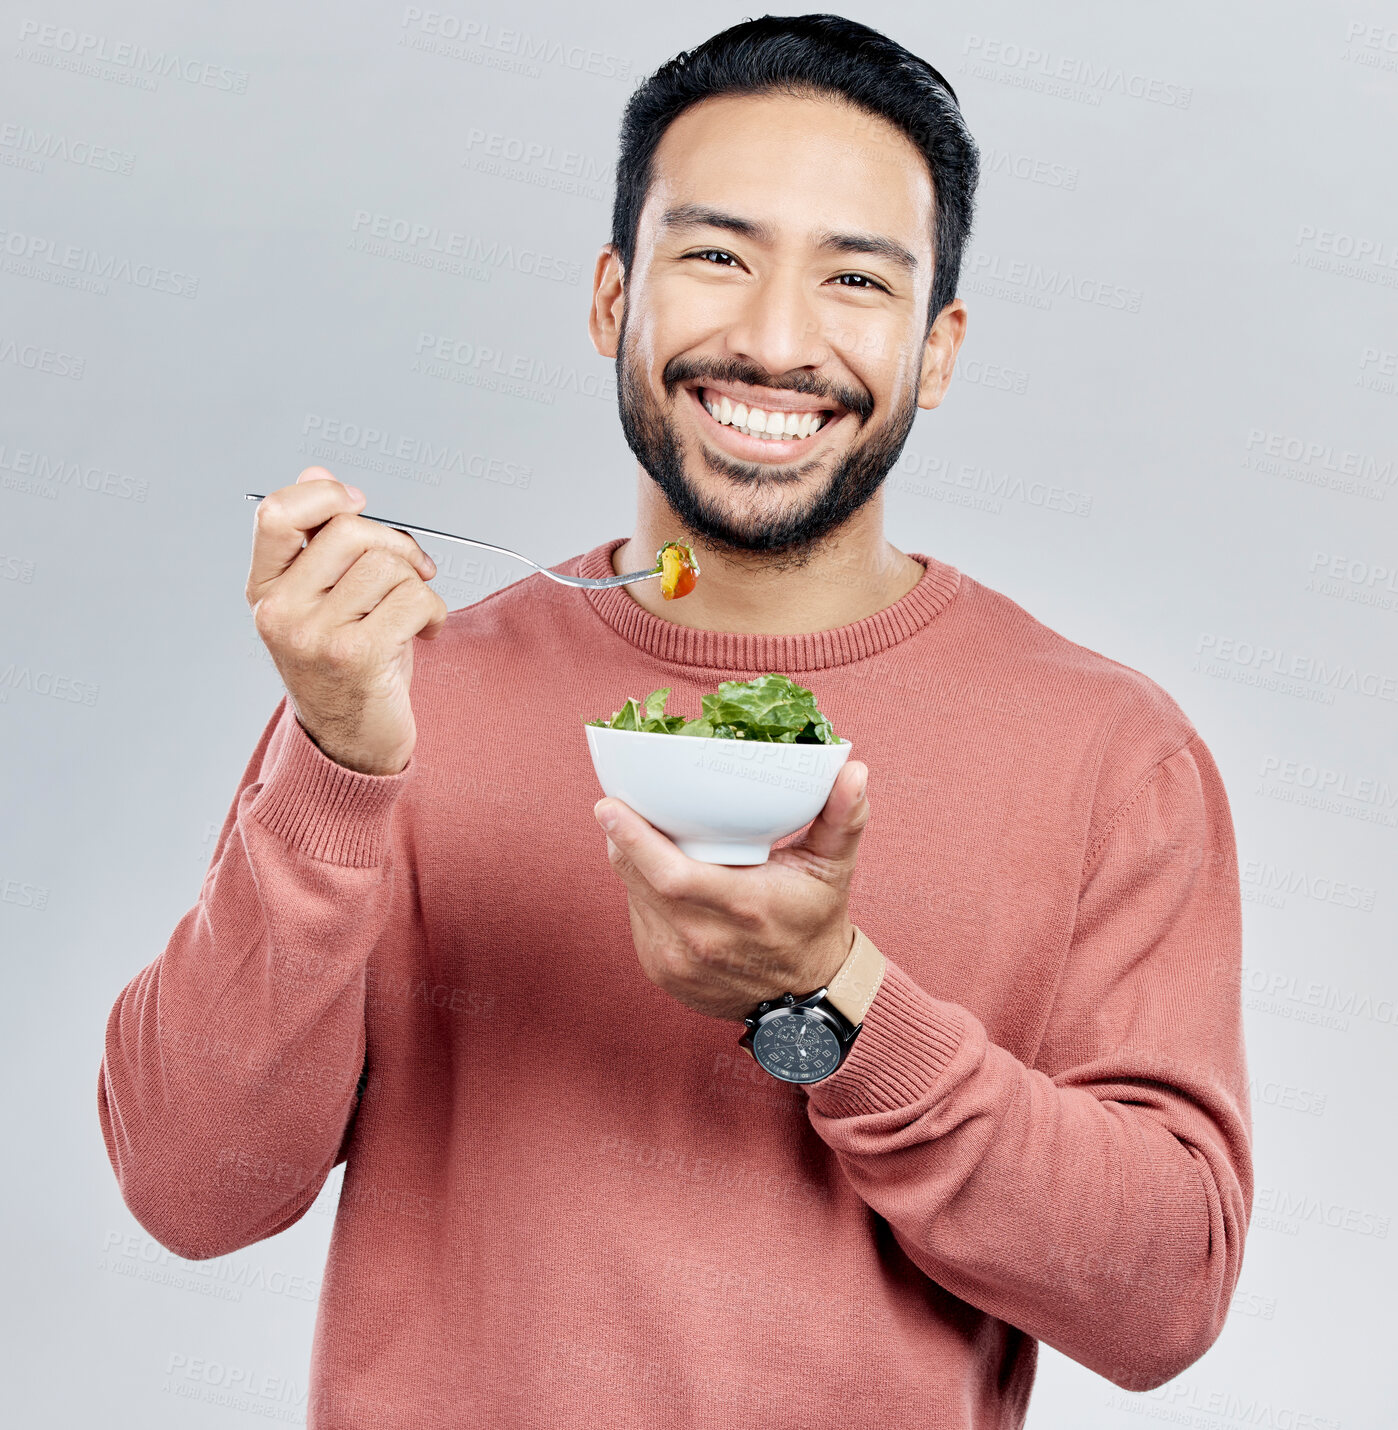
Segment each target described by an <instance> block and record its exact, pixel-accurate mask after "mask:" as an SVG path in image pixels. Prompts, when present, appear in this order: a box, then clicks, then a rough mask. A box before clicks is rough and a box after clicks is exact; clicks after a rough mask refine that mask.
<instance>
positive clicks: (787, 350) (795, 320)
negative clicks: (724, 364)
mask: <svg viewBox="0 0 1398 1430" xmlns="http://www.w3.org/2000/svg"><path fill="white" fill-rule="evenodd" d="M808 282H809V279H808V277H807V276H806V275H805V274H803V273H802V272H801V271H800V269H799V268H798V267H797V266H795V265H789V266H780V265H779V266H774V267H773V268H771V269H770V270H769V271H768V272H767V273H765V274H764V275H763V276H762V277H761V278H760V279H759V280H758V281H757V282H756V283H754V284H753V285H752V286H751V288H750V289H749V290H748V292H747V295H746V297H745V300H744V302H743V305H742V307H741V309H740V310H739V312H738V313H737V314H736V315H735V319H734V321H733V323H732V324H731V325H730V326H729V328H728V332H727V334H726V337H725V341H726V343H727V346H728V350H729V351H730V352H731V353H733V354H735V355H736V356H739V357H745V358H747V359H748V360H749V361H751V362H754V363H756V364H757V365H758V366H759V367H760V368H762V369H763V370H764V371H765V372H768V373H770V374H772V376H774V377H775V376H778V375H780V374H782V373H787V372H792V371H793V370H794V369H796V368H802V367H809V368H818V367H820V365H821V364H822V363H824V362H826V361H827V360H828V359H829V357H830V344H829V342H828V340H827V338H826V335H825V330H824V324H823V323H822V321H821V317H820V311H819V307H818V305H817V304H816V303H815V301H814V299H813V296H812V294H811V293H810V291H809V289H808V288H807V283H808Z"/></svg>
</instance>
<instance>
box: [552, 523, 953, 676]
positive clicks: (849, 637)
mask: <svg viewBox="0 0 1398 1430" xmlns="http://www.w3.org/2000/svg"><path fill="white" fill-rule="evenodd" d="M626 539H627V538H626V537H624V536H618V537H614V538H613V539H612V540H610V541H604V542H603V543H602V544H601V545H600V546H594V547H593V548H592V550H591V551H589V552H587V553H586V555H584V556H582V557H581V558H579V564H578V567H577V574H578V575H579V576H588V577H598V576H611V575H613V574H615V573H614V572H613V570H612V552H614V551H615V550H616V549H617V547H618V546H620V545H622V543H623V542H625V541H626ZM908 555H909V556H911V557H912V558H913V560H914V561H918V562H920V563H921V564H922V565H923V566H924V567H925V568H926V570H925V573H924V575H923V577H922V579H921V580H920V581H919V582H918V583H917V585H916V586H914V587H913V589H912V590H911V591H909V592H908V593H907V594H906V595H905V596H902V597H900V598H899V599H898V600H897V601H895V602H894V603H893V604H892V605H891V606H885V607H884V609H883V610H881V611H875V612H874V614H873V615H871V616H865V617H864V619H863V620H859V621H852V622H850V624H848V625H844V626H835V627H833V628H832V629H830V630H825V631H808V632H802V633H801V634H799V635H751V634H739V633H737V632H733V631H705V630H696V629H695V628H694V627H692V626H681V625H676V624H675V622H674V621H666V620H662V619H661V618H660V617H659V616H655V615H652V614H651V613H650V612H649V611H648V610H646V609H645V607H644V606H642V605H640V604H638V603H637V601H636V600H635V598H634V597H632V596H631V595H629V594H628V593H627V591H626V589H625V587H621V586H608V587H603V588H600V589H594V590H585V594H586V596H587V599H588V600H589V601H590V602H591V603H592V608H593V610H595V611H596V612H597V614H598V615H599V616H600V617H601V618H602V619H603V620H604V621H605V622H606V623H607V624H608V625H609V626H611V628H612V629H613V630H614V631H616V633H617V634H618V635H619V636H621V638H622V639H623V640H626V641H629V642H630V643H631V644H632V645H633V646H637V647H638V648H639V649H641V650H644V651H649V652H650V654H652V655H654V656H658V657H659V658H660V659H662V660H667V661H672V662H674V663H675V664H677V665H694V666H707V667H711V668H713V669H716V670H725V671H752V672H755V673H762V672H766V671H769V670H775V671H780V672H781V673H782V674H795V673H796V672H798V671H809V670H826V669H828V668H830V667H831V666H836V665H844V664H846V663H848V662H849V661H853V660H860V659H862V658H863V657H865V656H871V655H877V654H878V653H879V652H880V651H882V650H887V649H888V648H889V647H890V646H893V645H897V644H898V642H899V641H904V640H907V638H908V637H909V636H911V635H915V634H916V633H917V632H918V631H920V630H922V629H923V627H924V626H926V625H928V624H929V623H930V622H931V621H932V620H933V619H934V618H935V617H936V616H937V615H939V614H940V613H941V612H942V611H944V610H945V609H946V608H947V606H949V605H950V604H951V602H952V600H953V598H954V597H955V595H956V593H957V590H958V588H959V586H960V583H961V573H960V572H959V571H958V570H957V569H956V568H955V567H954V566H948V565H946V564H945V563H943V562H941V561H938V560H936V559H935V558H934V557H931V556H924V555H923V554H922V553H921V552H920V551H910V552H908Z"/></svg>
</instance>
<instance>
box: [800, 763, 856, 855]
mask: <svg viewBox="0 0 1398 1430" xmlns="http://www.w3.org/2000/svg"><path fill="white" fill-rule="evenodd" d="M868 784H869V767H868V765H866V764H865V763H864V762H863V761H862V760H846V761H845V763H844V765H843V766H842V768H841V770H840V773H839V774H838V775H837V776H836V777H835V783H834V785H833V786H832V788H831V790H830V797H829V798H828V799H827V800H826V801H825V807H824V808H823V809H822V810H821V811H820V813H819V814H818V815H816V817H815V819H814V820H813V821H812V823H811V827H810V828H809V829H808V830H807V831H806V832H805V834H804V835H802V836H801V838H800V839H799V840H798V841H797V843H798V844H799V845H800V847H801V848H802V849H803V850H805V851H806V852H808V853H810V854H814V855H816V856H818V857H819V858H821V859H828V860H831V861H832V862H834V863H840V862H843V861H846V860H847V861H848V862H849V863H851V864H853V863H854V856H855V853H856V851H857V850H858V848H859V837H860V835H861V834H863V833H864V826H865V825H866V824H867V823H868V822H869V800H868V797H867V794H866V791H867V789H868ZM788 847H789V846H788Z"/></svg>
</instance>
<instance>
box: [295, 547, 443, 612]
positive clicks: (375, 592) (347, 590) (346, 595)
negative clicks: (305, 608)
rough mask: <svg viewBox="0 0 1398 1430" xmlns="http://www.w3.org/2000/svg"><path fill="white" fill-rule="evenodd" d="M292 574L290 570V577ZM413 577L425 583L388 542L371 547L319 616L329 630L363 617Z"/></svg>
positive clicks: (325, 602)
mask: <svg viewBox="0 0 1398 1430" xmlns="http://www.w3.org/2000/svg"><path fill="white" fill-rule="evenodd" d="M291 575H292V573H290V572H289V573H288V574H287V580H288V581H289V580H290V579H291ZM409 580H412V581H416V582H418V584H419V585H421V584H422V578H421V576H420V575H419V574H418V572H417V571H416V570H414V568H413V566H412V563H411V562H409V561H408V560H407V559H406V558H405V557H403V556H402V555H400V554H399V553H398V552H396V551H391V550H389V549H388V547H386V546H373V547H370V548H369V550H368V551H364V552H361V553H360V555H359V557H358V559H357V560H356V561H355V562H354V564H353V565H352V566H351V567H350V568H349V570H348V571H346V572H345V574H344V575H343V576H341V577H340V579H339V580H338V581H336V583H335V585H334V587H333V588H332V589H331V590H330V592H329V593H328V594H327V595H326V596H325V598H324V599H323V600H322V601H321V603H320V605H319V607H318V608H317V618H318V620H319V622H320V623H321V624H323V625H324V627H325V628H326V629H329V630H333V629H334V628H336V627H337V626H343V625H347V624H348V623H349V622H350V621H359V620H363V618H364V617H365V616H367V615H368V614H369V612H370V611H372V610H374V609H375V607H377V606H378V604H379V602H380V601H382V600H383V599H384V597H386V596H387V595H388V593H389V592H390V591H392V590H393V589H394V588H395V587H397V586H399V585H401V584H402V583H403V582H405V581H409Z"/></svg>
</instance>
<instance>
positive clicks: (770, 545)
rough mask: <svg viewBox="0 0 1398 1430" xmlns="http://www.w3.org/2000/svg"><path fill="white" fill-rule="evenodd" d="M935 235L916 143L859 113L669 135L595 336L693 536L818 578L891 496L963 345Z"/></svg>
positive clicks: (734, 113) (725, 117) (769, 98)
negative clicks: (926, 411)
mask: <svg viewBox="0 0 1398 1430" xmlns="http://www.w3.org/2000/svg"><path fill="white" fill-rule="evenodd" d="M933 221H934V196H933V190H932V180H931V176H930V175H929V173H928V169H927V164H926V162H925V161H924V159H923V158H922V155H921V154H920V153H919V151H918V150H917V148H916V147H915V146H914V144H913V143H912V141H911V140H909V139H908V138H907V136H906V135H904V134H903V133H902V132H901V131H900V130H898V129H897V128H896V127H895V126H893V125H891V124H889V123H887V122H886V121H885V120H882V119H879V118H877V117H874V116H871V115H868V114H866V113H864V112H863V111H862V110H858V109H855V108H853V107H852V106H850V105H847V104H845V103H844V102H843V101H841V100H839V99H838V98H835V97H826V96H822V97H819V98H809V99H808V98H799V99H798V98H793V97H790V96H786V95H760V96H724V97H722V98H718V99H710V100H705V101H704V102H703V103H701V104H698V105H695V106H694V107H693V108H691V109H689V110H687V111H685V113H683V114H682V115H680V117H679V118H678V119H676V120H675V121H674V122H673V123H672V124H671V125H670V127H669V128H668V129H667V130H666V132H665V135H664V137H663V138H662V139H661V141H660V144H659V146H658V148H657V150H656V154H655V160H654V166H653V171H652V179H651V184H650V188H649V191H648V193H647V196H646V201H645V205H644V207H643V209H642V211H641V217H640V222H639V224H638V227H637V234H636V246H635V259H634V262H633V265H632V269H631V271H630V272H629V273H627V274H626V275H625V276H624V281H623V279H622V277H621V275H620V274H619V270H618V268H617V264H616V260H615V256H613V257H612V259H611V261H610V265H609V263H608V261H607V254H606V253H605V252H604V255H603V259H602V260H599V264H598V272H597V279H596V292H595V294H594V308H593V322H592V330H593V338H594V341H596V342H597V344H598V347H599V349H601V350H602V351H604V352H605V351H607V350H608V347H609V346H610V347H611V350H612V351H614V352H616V354H617V366H618V392H619V401H620V408H621V419H622V426H623V429H624V431H625V433H626V438H627V441H628V443H629V444H630V446H631V449H632V451H633V452H635V454H636V457H637V459H638V460H639V461H640V463H641V464H642V466H643V467H644V468H645V470H646V471H647V472H648V473H649V475H650V476H651V478H652V479H653V480H654V481H655V482H656V483H657V485H658V486H659V487H660V488H661V490H662V491H663V492H664V494H665V496H666V498H667V500H668V501H669V503H670V505H671V507H672V508H673V509H674V511H675V514H676V515H677V516H678V517H679V519H680V520H681V521H682V522H683V523H684V525H685V527H686V528H687V529H688V530H689V531H690V532H691V533H693V535H694V536H696V537H697V538H699V539H700V540H702V541H704V542H706V543H707V544H708V545H710V546H711V547H713V548H716V549H723V550H730V551H754V552H758V551H760V552H766V553H769V554H782V555H785V556H787V557H789V558H791V559H792V560H794V561H798V562H799V561H800V560H801V559H803V557H804V556H806V555H807V554H808V553H809V552H810V550H811V549H812V548H813V547H814V546H815V545H816V543H818V542H819V541H821V540H822V538H824V537H826V536H827V535H828V534H829V533H830V532H832V531H834V530H836V529H838V528H839V527H840V526H842V525H843V524H844V523H845V522H846V521H847V520H848V519H849V517H850V516H852V515H853V514H854V512H856V511H858V510H859V508H860V507H862V506H863V505H864V504H865V503H866V502H867V501H868V500H869V498H870V497H872V496H873V495H874V494H875V492H877V491H878V489H879V487H880V485H881V484H882V482H883V479H884V477H885V476H886V475H887V474H888V472H889V470H890V469H891V468H892V466H893V463H894V462H895V461H896V460H897V458H898V454H899V452H900V451H901V450H902V447H903V443H904V441H905V440H906V438H907V435H908V430H909V428H910V427H911V425H912V421H913V417H914V416H915V415H916V412H917V408H918V407H919V406H923V407H935V406H936V405H937V403H938V402H940V401H941V398H942V395H943V393H944V391H945V389H946V384H947V381H949V379H950V376H951V367H952V364H953V362H954V360H955V354H956V349H957V347H958V346H959V343H960V339H961V336H962V333H963V332H964V307H963V306H962V305H961V303H960V302H959V300H958V301H957V302H955V303H953V304H950V305H948V308H947V309H946V310H945V311H944V313H943V314H942V315H941V316H940V317H939V320H938V323H937V324H936V325H935V326H934V327H933V329H932V331H931V332H930V333H929V331H928V327H927V307H928V300H929V295H930V292H931V284H932V267H933ZM778 432H779V433H780V435H776V434H777V433H778Z"/></svg>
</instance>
